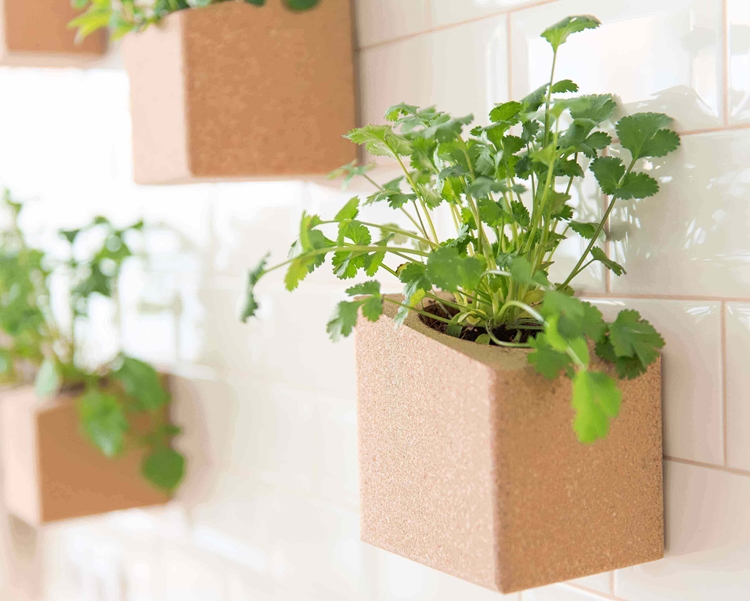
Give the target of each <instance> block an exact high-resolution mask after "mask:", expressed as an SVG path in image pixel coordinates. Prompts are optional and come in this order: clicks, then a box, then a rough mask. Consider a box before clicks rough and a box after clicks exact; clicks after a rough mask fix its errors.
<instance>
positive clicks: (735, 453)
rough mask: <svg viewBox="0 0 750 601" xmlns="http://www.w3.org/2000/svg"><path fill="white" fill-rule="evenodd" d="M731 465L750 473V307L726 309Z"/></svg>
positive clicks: (728, 443)
mask: <svg viewBox="0 0 750 601" xmlns="http://www.w3.org/2000/svg"><path fill="white" fill-rule="evenodd" d="M726 328H727V332H726V337H727V338H726V340H727V356H726V370H727V464H728V465H729V466H730V467H734V468H738V469H743V470H748V471H750V441H748V437H747V426H748V424H750V373H748V370H747V358H748V356H750V305H748V304H743V303H728V304H727V306H726Z"/></svg>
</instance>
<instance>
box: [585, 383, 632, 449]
mask: <svg viewBox="0 0 750 601" xmlns="http://www.w3.org/2000/svg"><path fill="white" fill-rule="evenodd" d="M621 403H622V392H621V391H620V389H619V388H618V387H617V383H616V382H615V381H614V380H613V379H612V378H610V377H609V376H608V375H607V374H604V373H601V372H592V371H589V370H580V371H578V372H577V373H576V374H575V376H573V408H574V409H575V412H576V416H575V420H574V422H573V428H574V429H575V431H576V434H577V435H578V440H580V441H581V442H583V443H587V444H591V443H593V442H596V441H597V440H599V439H601V438H605V437H606V436H607V433H608V432H609V422H610V420H611V419H613V418H615V417H617V415H618V414H619V413H620V404H621Z"/></svg>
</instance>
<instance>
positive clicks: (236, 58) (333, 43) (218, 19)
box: [123, 0, 356, 184]
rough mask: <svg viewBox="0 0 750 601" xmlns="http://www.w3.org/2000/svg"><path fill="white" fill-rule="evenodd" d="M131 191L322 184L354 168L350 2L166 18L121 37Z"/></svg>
mask: <svg viewBox="0 0 750 601" xmlns="http://www.w3.org/2000/svg"><path fill="white" fill-rule="evenodd" d="M123 51H124V58H125V66H126V69H127V71H128V74H129V76H130V95H131V113H132V119H133V154H134V159H133V160H134V176H135V181H136V182H138V183H141V184H165V183H189V182H194V181H201V180H208V181H211V180H225V179H229V180H233V179H253V178H269V177H270V178H275V177H289V176H307V175H319V174H326V173H329V172H330V171H331V170H333V169H335V168H336V167H338V166H340V165H342V164H344V163H347V162H350V161H352V160H354V159H355V158H356V149H355V148H354V147H353V145H352V144H351V143H350V142H349V141H347V140H345V139H343V138H342V135H343V134H345V133H347V132H348V131H349V130H351V129H352V128H354V126H355V100H354V67H353V60H352V57H353V50H352V25H351V13H350V6H349V0H325V2H321V3H320V4H319V5H318V6H317V7H315V8H314V9H312V10H309V11H305V12H292V11H290V10H288V9H286V8H285V7H284V6H283V4H282V2H281V0H270V1H269V2H268V3H267V4H266V5H265V6H263V7H257V6H254V5H250V4H247V3H244V2H224V3H219V4H215V5H211V6H208V7H205V8H197V9H190V10H181V11H178V12H176V13H173V14H171V15H170V16H168V17H167V18H166V19H164V21H163V22H162V24H161V26H159V27H150V28H149V29H148V30H146V31H145V32H143V33H139V34H131V35H129V36H127V38H126V39H125V40H124V44H123Z"/></svg>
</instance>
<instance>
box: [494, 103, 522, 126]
mask: <svg viewBox="0 0 750 601" xmlns="http://www.w3.org/2000/svg"><path fill="white" fill-rule="evenodd" d="M522 109H523V104H521V103H520V102H516V101H515V100H511V101H510V102H504V103H503V104H498V105H496V106H495V108H493V109H492V110H491V111H490V121H492V122H493V123H499V122H501V121H510V120H511V119H513V118H514V117H516V116H518V114H519V113H520V112H521V110H522Z"/></svg>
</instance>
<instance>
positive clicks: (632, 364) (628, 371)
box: [596, 336, 647, 380]
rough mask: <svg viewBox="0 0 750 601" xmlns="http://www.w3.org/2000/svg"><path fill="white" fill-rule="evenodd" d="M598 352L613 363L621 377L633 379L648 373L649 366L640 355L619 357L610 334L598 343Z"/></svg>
mask: <svg viewBox="0 0 750 601" xmlns="http://www.w3.org/2000/svg"><path fill="white" fill-rule="evenodd" d="M596 354H597V356H598V357H599V358H601V359H602V360H603V361H606V362H607V363H611V364H613V365H614V366H615V370H616V371H617V375H618V376H619V377H620V378H623V379H627V380H632V379H634V378H637V377H638V376H640V375H642V374H645V373H646V369H647V368H646V366H644V365H643V363H641V360H640V359H639V358H638V357H618V356H617V353H615V349H614V347H613V346H612V342H611V340H610V338H609V336H604V337H603V338H602V339H601V340H599V342H597V343H596Z"/></svg>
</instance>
